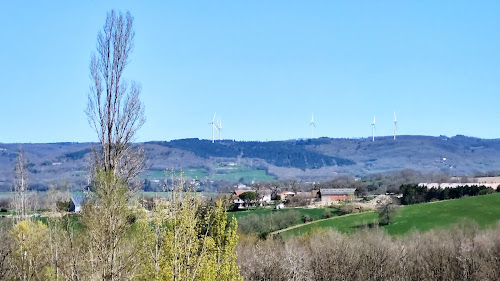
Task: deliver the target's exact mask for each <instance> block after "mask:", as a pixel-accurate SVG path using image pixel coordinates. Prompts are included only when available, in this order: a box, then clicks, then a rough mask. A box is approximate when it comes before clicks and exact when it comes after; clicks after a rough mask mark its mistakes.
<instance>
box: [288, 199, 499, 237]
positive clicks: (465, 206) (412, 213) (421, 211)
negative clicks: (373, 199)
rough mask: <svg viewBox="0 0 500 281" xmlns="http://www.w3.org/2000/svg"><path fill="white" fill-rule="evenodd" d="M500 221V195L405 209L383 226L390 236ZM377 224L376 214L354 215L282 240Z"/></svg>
mask: <svg viewBox="0 0 500 281" xmlns="http://www.w3.org/2000/svg"><path fill="white" fill-rule="evenodd" d="M498 220H500V193H496V194H490V195H482V196H474V197H467V198H461V199H454V200H446V201H438V202H432V203H424V204H417V205H411V206H402V207H400V208H399V210H398V212H397V215H396V217H395V219H394V222H393V223H391V224H390V225H387V226H383V227H382V228H383V229H385V230H386V231H387V232H388V233H389V234H390V235H404V234H406V233H408V232H410V231H414V230H417V231H423V232H424V231H428V230H431V229H434V228H447V227H449V226H451V225H453V224H456V223H459V222H462V221H474V222H476V223H477V224H478V225H479V227H481V228H485V227H490V226H493V225H495V224H496V223H497V222H498ZM377 221H378V215H377V213H375V212H366V213H360V214H352V215H346V216H340V217H334V218H330V219H327V220H322V221H318V222H313V223H310V224H306V225H303V226H300V227H297V228H293V229H290V230H287V231H284V232H281V236H282V237H290V236H299V235H303V234H306V233H309V232H310V231H312V230H314V229H336V230H337V231H340V232H343V233H351V232H353V231H356V230H358V229H360V228H364V227H365V226H368V225H370V224H373V223H374V222H377Z"/></svg>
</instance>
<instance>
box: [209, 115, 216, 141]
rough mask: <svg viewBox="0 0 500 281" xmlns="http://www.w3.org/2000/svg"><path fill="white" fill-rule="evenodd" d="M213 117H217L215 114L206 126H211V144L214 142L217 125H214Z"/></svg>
mask: <svg viewBox="0 0 500 281" xmlns="http://www.w3.org/2000/svg"><path fill="white" fill-rule="evenodd" d="M215 115H217V112H215V114H214V118H213V119H212V122H210V123H208V124H212V143H214V142H215V133H216V131H217V124H216V123H215Z"/></svg>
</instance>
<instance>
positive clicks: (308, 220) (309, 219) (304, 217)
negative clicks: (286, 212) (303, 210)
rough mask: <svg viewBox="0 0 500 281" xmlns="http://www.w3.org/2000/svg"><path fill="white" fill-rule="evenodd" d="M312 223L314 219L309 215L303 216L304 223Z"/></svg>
mask: <svg viewBox="0 0 500 281" xmlns="http://www.w3.org/2000/svg"><path fill="white" fill-rule="evenodd" d="M311 221H313V219H312V218H311V217H310V216H309V215H303V216H302V222H304V223H306V222H311Z"/></svg>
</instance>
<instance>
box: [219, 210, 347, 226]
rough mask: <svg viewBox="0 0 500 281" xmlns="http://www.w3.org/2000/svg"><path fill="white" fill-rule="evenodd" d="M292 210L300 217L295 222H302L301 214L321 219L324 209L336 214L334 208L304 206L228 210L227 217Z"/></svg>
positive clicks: (239, 217) (260, 214)
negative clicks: (305, 207) (276, 208)
mask: <svg viewBox="0 0 500 281" xmlns="http://www.w3.org/2000/svg"><path fill="white" fill-rule="evenodd" d="M292 210H295V211H298V212H299V213H300V218H298V219H297V222H296V224H302V220H301V218H302V216H303V215H308V216H309V217H311V218H312V219H314V220H319V219H323V213H324V212H325V211H327V210H328V211H330V213H331V215H332V216H338V210H337V209H335V208H314V209H304V208H289V209H282V210H274V209H264V208H262V209H256V210H249V211H237V212H230V213H228V216H229V217H232V216H234V217H236V219H237V220H241V219H244V218H245V216H248V215H251V214H255V215H258V216H265V215H269V214H272V213H277V212H290V211H292Z"/></svg>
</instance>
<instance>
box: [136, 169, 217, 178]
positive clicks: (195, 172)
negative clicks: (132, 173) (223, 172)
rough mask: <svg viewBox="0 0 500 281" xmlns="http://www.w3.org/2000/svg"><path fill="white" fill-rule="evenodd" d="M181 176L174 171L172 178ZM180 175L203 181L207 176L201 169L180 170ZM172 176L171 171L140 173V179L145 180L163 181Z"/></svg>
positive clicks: (178, 172) (204, 170)
mask: <svg viewBox="0 0 500 281" xmlns="http://www.w3.org/2000/svg"><path fill="white" fill-rule="evenodd" d="M180 174H181V172H180V171H174V177H179V176H180ZM182 175H183V176H184V177H188V178H193V179H203V178H205V177H206V176H208V172H207V170H206V169H203V168H192V169H184V170H182ZM170 176H172V172H171V171H159V170H147V171H144V172H143V173H141V175H140V177H141V178H147V179H164V178H167V177H170Z"/></svg>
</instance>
